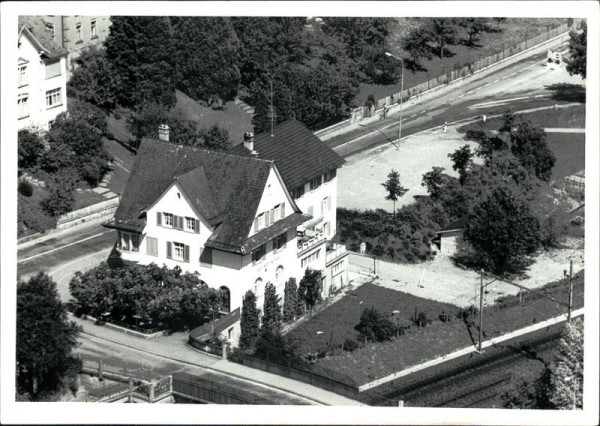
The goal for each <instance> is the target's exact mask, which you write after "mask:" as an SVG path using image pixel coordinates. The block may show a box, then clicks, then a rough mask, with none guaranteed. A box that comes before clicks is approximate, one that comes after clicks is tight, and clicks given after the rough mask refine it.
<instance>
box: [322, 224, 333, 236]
mask: <svg viewBox="0 0 600 426" xmlns="http://www.w3.org/2000/svg"><path fill="white" fill-rule="evenodd" d="M323 232H324V233H325V236H326V237H329V233H330V232H331V225H330V224H329V222H325V224H324V225H323Z"/></svg>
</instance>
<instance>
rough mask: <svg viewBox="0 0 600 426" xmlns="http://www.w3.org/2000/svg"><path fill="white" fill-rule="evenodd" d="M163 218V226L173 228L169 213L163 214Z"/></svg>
mask: <svg viewBox="0 0 600 426" xmlns="http://www.w3.org/2000/svg"><path fill="white" fill-rule="evenodd" d="M163 217H164V218H165V226H171V227H172V226H173V215H172V214H171V213H163Z"/></svg>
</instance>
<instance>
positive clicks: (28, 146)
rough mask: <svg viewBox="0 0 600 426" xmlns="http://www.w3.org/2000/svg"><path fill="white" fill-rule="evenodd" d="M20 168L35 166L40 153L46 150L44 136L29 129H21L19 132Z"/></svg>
mask: <svg viewBox="0 0 600 426" xmlns="http://www.w3.org/2000/svg"><path fill="white" fill-rule="evenodd" d="M17 141H18V142H17V143H18V146H19V168H22V169H29V168H32V167H34V166H35V165H36V164H37V162H38V159H39V157H40V155H41V154H42V153H43V152H44V144H43V142H42V138H41V137H40V136H39V135H38V134H37V133H34V132H32V131H29V130H21V131H19V134H18V139H17Z"/></svg>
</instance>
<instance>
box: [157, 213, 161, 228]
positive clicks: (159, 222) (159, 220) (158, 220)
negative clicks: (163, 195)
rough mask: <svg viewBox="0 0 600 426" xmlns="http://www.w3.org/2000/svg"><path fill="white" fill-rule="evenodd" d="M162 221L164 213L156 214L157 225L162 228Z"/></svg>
mask: <svg viewBox="0 0 600 426" xmlns="http://www.w3.org/2000/svg"><path fill="white" fill-rule="evenodd" d="M161 219H162V213H161V212H156V224H157V225H158V226H162V225H161V223H162V222H161Z"/></svg>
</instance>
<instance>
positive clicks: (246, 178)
mask: <svg viewBox="0 0 600 426" xmlns="http://www.w3.org/2000/svg"><path fill="white" fill-rule="evenodd" d="M273 167H274V164H273V162H271V161H266V160H260V159H257V158H248V157H241V156H238V155H231V154H227V153H221V152H214V151H209V150H206V149H200V148H194V147H189V146H182V145H176V144H173V143H169V142H162V141H157V140H153V139H143V140H142V143H141V146H140V149H139V150H138V153H137V158H136V161H135V163H134V165H133V169H132V171H131V174H130V176H129V180H128V181H127V186H126V187H125V192H124V194H123V197H122V199H121V203H120V204H119V207H118V208H117V211H116V212H115V215H114V218H113V219H112V220H111V221H110V222H108V223H106V224H105V225H106V226H108V227H111V228H119V229H132V230H137V231H141V230H142V229H143V227H144V225H145V217H144V216H145V210H146V209H148V208H149V207H150V206H151V205H152V204H153V203H154V202H155V201H156V200H157V199H158V198H159V197H160V196H162V194H163V193H164V192H165V190H166V189H167V188H169V187H170V186H171V185H172V183H173V182H174V180H175V179H177V180H178V181H179V183H180V184H181V185H182V188H183V189H184V191H185V193H186V195H187V196H188V197H190V198H191V200H192V202H193V203H194V206H195V207H196V208H197V209H198V211H199V212H200V213H202V214H206V217H205V218H206V219H207V220H209V221H211V220H212V221H213V223H215V224H217V225H216V228H215V229H214V231H213V233H212V235H211V237H210V238H209V240H208V241H207V243H206V245H207V246H208V247H214V248H218V249H221V250H227V251H233V252H237V253H242V246H244V245H246V241H247V236H248V233H249V231H250V229H251V226H252V223H253V221H254V217H255V215H256V211H257V209H258V204H259V202H260V200H261V197H262V194H263V192H264V188H265V185H266V182H267V178H268V176H269V173H270V171H271V169H272V168H273ZM290 226H292V225H290Z"/></svg>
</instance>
